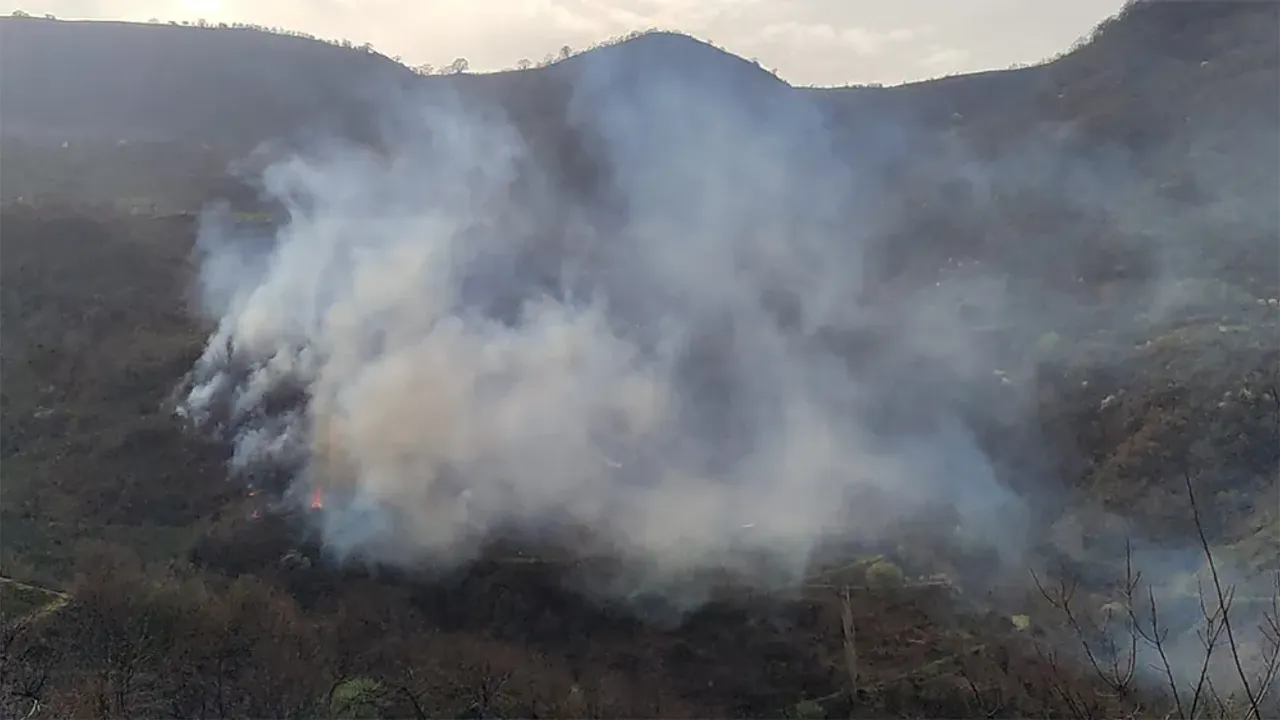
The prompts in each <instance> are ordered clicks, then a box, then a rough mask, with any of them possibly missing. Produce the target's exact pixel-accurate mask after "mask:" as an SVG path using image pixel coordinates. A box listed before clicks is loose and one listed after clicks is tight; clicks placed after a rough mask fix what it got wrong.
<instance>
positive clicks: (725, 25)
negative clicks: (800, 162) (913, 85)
mask: <svg viewBox="0 0 1280 720" xmlns="http://www.w3.org/2000/svg"><path fill="white" fill-rule="evenodd" d="M1122 4H1123V2H1122V0H20V1H19V2H9V1H8V0H0V13H4V14H8V13H11V12H12V11H14V10H16V9H21V10H25V11H27V12H29V13H31V14H44V13H52V14H53V15H56V16H58V17H60V18H67V19H73V18H92V19H116V20H141V21H145V20H147V19H150V18H159V19H161V20H195V19H197V18H204V19H206V20H209V21H210V22H236V21H238V22H250V23H257V24H261V25H274V26H280V27H286V28H291V29H294V30H301V31H304V32H308V33H311V34H313V35H317V36H320V37H327V38H346V39H349V40H351V41H353V42H355V43H357V44H360V43H364V42H369V43H372V44H373V45H374V47H375V48H377V49H378V50H379V51H381V52H383V53H385V54H387V55H392V56H394V55H399V56H401V57H402V58H403V60H404V61H405V62H406V63H408V64H411V65H417V64H420V63H432V64H435V65H445V64H448V63H449V62H450V61H451V60H453V59H454V58H455V57H465V58H467V59H468V60H469V61H470V65H471V69H472V71H486V70H497V69H500V68H504V67H511V66H513V65H515V63H516V61H518V60H520V59H521V58H529V59H531V60H534V61H537V60H538V59H539V58H541V57H543V56H544V55H546V54H548V53H554V52H555V51H557V50H558V49H559V48H560V47H561V46H562V45H568V46H570V47H572V48H581V47H585V46H587V45H590V44H591V43H593V42H596V41H599V40H603V39H605V38H609V37H612V36H616V35H621V34H624V33H627V32H629V31H631V30H640V29H645V28H649V27H658V28H662V29H668V30H678V31H681V32H685V33H689V34H691V35H694V36H695V37H699V38H702V39H705V40H710V41H712V42H714V43H716V44H717V45H719V46H721V47H723V48H725V49H727V50H729V51H730V52H733V53H735V54H737V55H741V56H743V57H747V58H757V59H759V61H760V62H761V64H763V65H764V66H765V67H769V68H774V69H776V70H777V71H778V73H779V74H780V75H781V76H782V77H783V78H784V79H786V80H787V81H789V82H791V83H793V84H797V85H801V84H803V85H846V84H851V83H869V82H880V83H885V84H891V83H898V82H904V81H909V80H916V79H922V78H928V77H936V76H939V75H946V74H950V73H955V72H969V71H974V70H985V69H991V68H1002V67H1008V66H1009V65H1011V64H1014V63H1030V62H1036V61H1038V60H1041V59H1044V58H1046V57H1048V56H1050V55H1053V54H1054V53H1056V52H1058V51H1060V50H1063V49H1065V48H1067V47H1068V46H1069V45H1071V43H1072V42H1074V41H1075V40H1076V39H1077V38H1079V37H1080V36H1082V35H1085V34H1087V33H1088V32H1089V30H1090V29H1091V28H1092V27H1093V26H1094V25H1096V24H1097V23H1098V22H1099V21H1101V20H1102V19H1103V18H1105V17H1107V16H1108V15H1112V14H1114V13H1115V12H1117V11H1118V10H1119V9H1120V6H1121V5H1122Z"/></svg>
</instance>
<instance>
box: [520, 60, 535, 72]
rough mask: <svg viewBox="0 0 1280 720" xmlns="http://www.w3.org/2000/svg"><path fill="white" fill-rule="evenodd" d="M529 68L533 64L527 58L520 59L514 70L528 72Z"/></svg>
mask: <svg viewBox="0 0 1280 720" xmlns="http://www.w3.org/2000/svg"><path fill="white" fill-rule="evenodd" d="M531 67H533V62H532V61H531V60H529V58H520V60H519V62H517V63H516V68H518V69H520V70H528V69H529V68H531Z"/></svg>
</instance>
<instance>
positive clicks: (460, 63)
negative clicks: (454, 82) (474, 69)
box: [445, 57, 471, 75]
mask: <svg viewBox="0 0 1280 720" xmlns="http://www.w3.org/2000/svg"><path fill="white" fill-rule="evenodd" d="M470 67H471V63H469V62H467V59H466V58H461V57H460V58H458V59H456V60H454V61H453V62H451V63H449V67H447V68H445V71H446V72H448V73H449V74H450V75H461V74H462V73H464V72H466V71H467V70H468V69H469V68H470Z"/></svg>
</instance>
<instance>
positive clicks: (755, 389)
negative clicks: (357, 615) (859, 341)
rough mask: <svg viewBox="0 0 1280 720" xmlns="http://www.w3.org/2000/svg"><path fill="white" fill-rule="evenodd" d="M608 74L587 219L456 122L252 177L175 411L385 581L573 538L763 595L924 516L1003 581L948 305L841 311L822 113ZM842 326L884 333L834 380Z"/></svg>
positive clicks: (851, 265)
mask: <svg viewBox="0 0 1280 720" xmlns="http://www.w3.org/2000/svg"><path fill="white" fill-rule="evenodd" d="M611 72H612V70H611V68H610V67H609V65H608V63H607V62H601V63H598V64H595V65H590V66H584V67H582V68H581V73H580V75H579V76H577V77H576V78H574V79H573V86H574V96H573V99H572V101H571V103H570V114H571V116H572V122H573V125H574V126H575V128H576V130H577V132H580V133H581V134H582V136H583V137H586V138H589V144H590V145H591V146H592V147H593V148H594V152H595V153H596V154H597V155H598V156H599V158H598V159H600V160H602V161H603V162H602V164H603V166H604V167H605V168H607V171H606V172H604V173H602V176H601V179H600V180H599V182H600V184H601V186H602V189H601V190H600V193H599V197H598V198H597V202H595V204H594V205H592V206H590V207H588V204H586V203H583V202H580V201H579V198H575V197H570V196H569V195H568V193H567V191H566V190H564V189H563V183H561V182H560V180H558V179H557V178H555V177H552V173H551V172H549V171H548V170H546V169H545V168H543V167H540V166H539V164H538V163H537V162H535V161H534V159H533V158H534V155H533V153H531V151H530V149H529V148H528V147H526V145H525V143H524V141H523V139H522V135H521V133H520V132H518V131H517V130H516V129H515V127H514V126H513V125H512V124H511V123H509V122H507V121H506V120H505V119H504V118H503V116H502V115H501V113H497V112H495V111H494V110H493V109H492V108H484V109H479V110H478V109H476V108H474V107H471V106H468V105H465V104H463V103H461V102H458V101H456V99H452V98H435V99H433V100H432V101H430V102H426V101H421V102H416V101H415V104H414V105H413V106H412V109H413V113H412V117H411V119H410V120H408V121H405V122H404V123H402V126H401V132H399V133H398V134H397V135H396V138H397V139H396V140H395V141H391V142H389V143H388V147H387V148H385V149H384V150H383V151H380V152H375V151H372V150H363V149H356V148H352V147H345V146H338V145H334V146H330V147H328V148H326V149H325V150H324V151H323V152H319V153H313V154H311V155H308V156H296V157H293V158H292V159H289V160H286V161H283V162H279V163H277V164H274V165H272V166H271V167H270V168H269V169H268V170H267V171H266V172H265V174H264V176H263V178H264V185H265V188H266V191H267V193H268V194H269V196H270V197H271V198H272V199H274V200H276V201H278V202H280V203H281V204H283V206H284V207H285V208H286V209H287V210H288V221H287V223H286V224H284V225H283V227H281V228H280V229H279V231H278V233H277V234H276V235H275V237H274V238H265V237H255V236H253V234H252V233H251V232H248V231H237V230H236V229H235V228H234V227H233V226H232V225H231V224H229V223H227V222H219V221H217V219H216V218H214V217H212V216H211V217H210V218H209V219H208V220H207V221H206V222H205V223H204V225H203V228H202V231H201V237H200V244H201V248H202V251H203V253H204V264H203V276H202V279H203V289H204V297H205V301H206V306H207V308H208V310H209V312H210V313H211V314H212V315H213V316H214V317H216V318H218V329H217V331H216V333H215V334H214V335H213V337H211V338H210V341H209V343H208V348H207V351H206V352H205V354H204V356H203V357H202V358H201V359H200V360H199V362H198V365H197V366H196V368H195V369H194V371H193V373H192V376H191V389H190V392H189V394H188V395H187V396H186V399H185V402H184V403H183V408H182V409H183V412H184V413H185V414H187V415H188V416H190V417H191V418H192V419H194V420H196V421H198V422H204V423H216V424H218V425H220V426H221V427H223V428H224V429H226V430H227V431H228V432H230V433H232V434H233V436H234V441H235V448H236V454H235V458H234V461H233V464H234V465H235V467H236V469H237V470H240V471H245V472H250V471H254V470H255V469H257V468H263V467H277V468H281V467H283V468H290V469H292V471H293V472H294V482H295V483H296V484H297V485H298V486H299V487H300V488H310V487H312V486H320V487H324V488H326V489H327V490H326V500H325V507H324V510H323V512H322V513H321V516H322V519H321V521H320V522H321V523H322V526H323V528H322V529H323V534H324V538H325V541H326V542H327V543H328V545H329V546H330V547H331V548H333V549H335V550H337V551H340V552H344V553H357V554H361V555H365V556H371V557H375V558H377V559H380V560H383V561H391V562H400V563H406V564H441V563H443V564H451V563H456V562H460V561H465V560H466V559H468V558H470V557H473V556H474V555H475V553H476V552H478V551H479V549H480V548H481V546H482V545H483V544H484V543H485V542H486V541H487V540H490V539H492V538H493V537H494V536H495V535H497V534H499V533H501V532H504V531H507V530H510V529H512V528H517V529H520V530H521V531H524V532H528V531H530V530H532V531H538V530H554V529H556V528H566V527H575V528H580V529H584V530H585V531H586V532H587V533H588V535H589V536H591V537H592V538H594V539H595V541H596V542H599V543H601V545H602V546H604V547H608V548H610V549H611V550H612V551H613V552H616V553H618V554H620V555H621V556H623V557H626V558H631V559H632V561H633V563H634V564H635V565H636V567H641V566H643V568H645V573H647V574H650V575H654V576H671V575H674V574H676V573H681V572H685V571H691V570H698V569H703V568H712V567H716V568H719V567H729V568H731V569H736V570H738V571H741V572H743V573H745V574H746V576H747V577H748V578H749V579H751V580H755V581H759V582H768V583H770V584H773V583H778V582H792V581H795V580H796V579H797V578H798V577H799V576H800V575H801V573H803V572H804V569H805V565H806V563H807V561H808V559H809V556H810V553H811V552H812V551H813V549H814V548H815V547H817V546H818V545H819V544H820V543H822V542H823V541H825V540H829V539H833V538H839V539H854V540H874V539H877V538H881V537H883V536H884V534H885V533H886V532H887V531H888V530H887V529H888V528H889V527H890V526H892V525H894V524H895V523H899V522H901V521H903V520H907V519H910V518H912V517H913V516H915V515H916V514H918V513H923V512H926V511H930V512H932V511H933V510H935V509H938V508H945V509H948V510H950V511H954V516H955V517H958V518H959V520H958V524H959V529H960V530H961V531H963V532H966V533H968V534H969V535H972V536H974V539H973V540H972V541H974V542H977V543H979V544H985V545H988V546H990V547H992V548H995V549H997V550H999V551H1000V552H1002V553H1010V554H1012V555H1016V554H1017V552H1019V550H1020V548H1019V546H1018V543H1019V542H1020V541H1021V540H1022V535H1021V533H1020V530H1019V527H1020V525H1019V523H1020V522H1022V520H1023V517H1022V513H1023V508H1022V506H1021V504H1020V503H1019V502H1018V501H1017V500H1016V499H1015V498H1014V497H1013V496H1012V495H1011V494H1010V493H1009V492H1008V491H1006V490H1005V489H1004V488H1002V487H1001V486H1000V485H998V484H997V482H996V480H995V476H994V473H993V471H992V469H991V467H990V466H989V463H988V461H987V459H986V457H985V456H984V455H983V453H982V452H981V451H980V450H979V449H978V446H977V445H976V444H975V442H974V440H973V438H972V437H971V435H970V433H969V432H968V431H967V429H966V428H965V426H964V425H963V423H962V422H960V420H959V419H958V418H957V417H956V416H955V415H954V414H952V413H951V412H950V411H949V410H947V402H946V400H947V399H948V398H950V397H951V396H952V395H954V393H953V392H952V391H951V387H952V386H953V385H954V384H955V383H959V382H961V381H963V380H964V379H965V378H971V377H973V376H975V375H979V374H982V375H985V376H986V377H988V378H989V377H990V373H991V369H990V365H989V364H986V365H984V363H983V361H982V352H981V347H980V343H978V342H976V341H974V340H973V339H972V337H971V336H970V335H969V334H968V333H967V332H965V331H963V330H962V329H960V328H959V326H958V325H957V322H958V320H957V317H956V312H955V311H956V307H955V305H954V304H953V303H952V302H951V300H950V298H951V297H953V296H951V295H947V293H948V292H950V293H955V292H957V288H954V287H941V286H940V287H939V288H937V292H938V293H939V295H938V297H937V298H934V299H935V300H936V301H937V303H936V304H929V302H927V301H928V300H930V298H928V297H925V296H920V297H917V298H913V300H912V303H913V304H911V305H908V306H904V307H900V308H898V309H897V310H896V311H895V312H894V315H893V316H892V317H887V316H885V315H884V314H883V313H879V312H878V313H877V314H875V315H872V314H871V313H870V311H869V310H867V309H866V308H864V307H863V306H861V305H860V303H859V298H860V294H861V288H860V282H861V277H862V269H861V265H860V262H861V249H862V241H863V238H864V237H865V235H866V233H867V229H866V228H865V227H863V225H862V223H861V222H860V220H859V211H858V208H857V203H858V202H859V199H860V198H859V195H858V191H857V187H858V185H857V183H856V182H855V180H856V179H857V178H856V177H855V175H854V173H853V171H852V170H851V169H850V168H849V167H848V165H847V164H846V163H845V162H843V161H839V160H837V159H836V158H835V155H834V153H833V151H832V148H831V145H830V142H829V140H828V138H827V135H826V132H825V131H824V129H823V126H822V123H821V121H820V118H819V116H818V114H817V113H816V112H815V111H814V110H813V108H811V107H808V106H807V105H805V104H803V103H799V104H797V103H788V104H787V105H786V109H775V108H774V107H773V106H770V105H768V104H763V105H761V106H758V107H747V106H744V104H743V103H742V102H740V101H738V100H736V99H735V97H736V96H738V95H741V94H742V92H741V89H740V88H734V87H726V86H729V85H731V83H727V82H726V83H722V84H720V85H717V84H715V83H708V82H706V81H705V80H703V81H701V82H696V83H695V82H692V81H688V80H685V79H682V78H681V77H680V76H678V75H675V74H667V75H664V74H662V73H653V74H651V75H650V76H647V77H646V78H645V79H644V82H640V83H639V84H637V85H633V86H630V87H629V88H628V89H627V90H626V91H625V92H620V91H617V90H615V89H614V88H615V86H616V83H614V82H613V80H614V79H615V78H613V77H612V76H611V74H610V73H611ZM717 88H725V89H723V90H717ZM600 198H603V199H600ZM864 201H865V200H864ZM601 207H607V208H608V210H607V212H606V211H601V210H600V208H601ZM965 291H966V292H964V293H961V294H962V295H967V296H968V297H970V298H976V300H975V302H979V303H984V302H987V303H999V302H1000V297H1001V295H1000V293H999V291H998V288H996V287H993V286H990V285H978V284H974V285H966V287H965ZM979 291H982V292H986V293H988V296H983V295H982V294H981V293H980V292H979ZM832 330H838V331H841V332H845V333H856V332H859V331H866V332H872V331H876V332H879V333H880V341H879V344H878V348H879V349H878V351H877V355H876V356H874V357H871V358H869V359H867V360H865V364H864V365H859V364H858V363H857V362H851V360H850V358H849V357H848V356H847V354H845V356H842V355H841V354H838V353H836V352H834V351H833V350H832V349H831V348H830V347H829V343H824V342H823V341H822V340H821V337H822V333H824V332H830V331H832ZM909 357H910V358H914V362H917V363H920V364H921V365H920V367H921V368H923V369H922V370H920V372H918V373H907V372H901V371H900V368H898V367H897V366H898V365H899V364H900V363H903V362H905V359H906V358H909ZM903 377H905V378H912V379H913V382H914V383H915V384H913V385H902V386H895V385H893V384H892V383H893V382H897V380H896V378H903ZM307 492H309V491H307V490H303V492H302V493H301V494H303V495H305V494H306V493H307ZM747 558H752V560H750V561H748V560H747ZM766 567H767V568H769V570H767V571H766V570H765V569H764V568H766Z"/></svg>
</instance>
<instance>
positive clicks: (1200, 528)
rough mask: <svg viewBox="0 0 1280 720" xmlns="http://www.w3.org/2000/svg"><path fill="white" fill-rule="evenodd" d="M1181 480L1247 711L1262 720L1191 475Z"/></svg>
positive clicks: (1184, 476) (1184, 472)
mask: <svg viewBox="0 0 1280 720" xmlns="http://www.w3.org/2000/svg"><path fill="white" fill-rule="evenodd" d="M1182 478H1183V480H1184V481H1185V483H1186V486H1187V500H1188V501H1189V502H1190V503H1191V516H1192V519H1193V520H1194V521H1195V525H1196V535H1197V536H1198V537H1199V539H1200V548H1201V549H1202V550H1203V551H1204V557H1205V560H1206V562H1207V563H1208V564H1209V573H1210V576H1211V577H1212V579H1213V589H1214V591H1215V592H1216V594H1217V597H1218V605H1219V607H1220V608H1222V626H1223V628H1224V629H1225V630H1226V633H1227V648H1228V649H1229V650H1230V651H1231V660H1232V662H1234V663H1235V668H1236V675H1237V676H1238V677H1239V678H1240V684H1241V686H1243V688H1244V694H1245V698H1246V699H1247V700H1248V701H1249V711H1250V714H1251V715H1252V716H1253V717H1254V719H1255V720H1262V710H1261V709H1260V708H1259V707H1258V699H1257V696H1255V695H1254V694H1253V689H1252V688H1251V687H1250V686H1249V677H1248V675H1246V674H1245V671H1244V663H1242V662H1241V661H1240V646H1239V645H1238V644H1237V643H1236V637H1235V631H1234V630H1233V629H1232V628H1231V613H1230V611H1229V609H1228V604H1227V603H1228V601H1227V597H1228V593H1227V592H1226V591H1224V590H1223V588H1222V580H1221V578H1219V576H1218V564H1217V562H1216V561H1215V560H1214V558H1213V550H1211V549H1210V547H1209V538H1208V536H1207V535H1206V534H1205V531H1204V523H1203V522H1202V521H1201V518H1200V506H1199V504H1197V502H1196V493H1195V488H1194V487H1193V484H1192V482H1191V473H1190V472H1189V471H1188V470H1187V469H1186V468H1183V472H1182Z"/></svg>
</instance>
